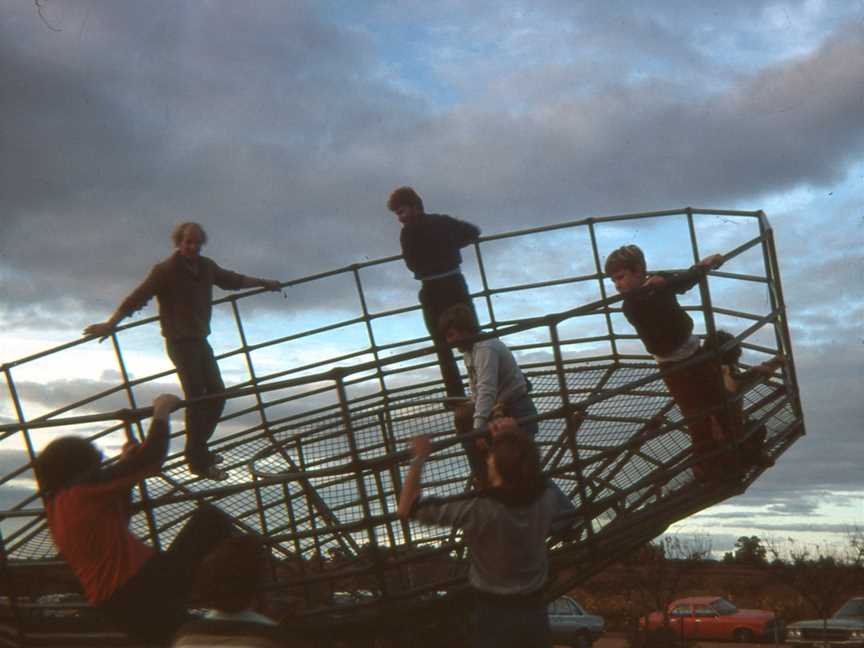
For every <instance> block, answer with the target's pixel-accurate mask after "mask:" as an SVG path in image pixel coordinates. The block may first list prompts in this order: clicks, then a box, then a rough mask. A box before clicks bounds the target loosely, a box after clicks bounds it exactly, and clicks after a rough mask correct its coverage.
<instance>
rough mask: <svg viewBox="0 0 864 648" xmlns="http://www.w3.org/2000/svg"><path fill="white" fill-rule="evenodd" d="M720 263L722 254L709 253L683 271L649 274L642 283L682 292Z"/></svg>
mask: <svg viewBox="0 0 864 648" xmlns="http://www.w3.org/2000/svg"><path fill="white" fill-rule="evenodd" d="M721 265H723V255H722V254H711V255H709V256H707V257H705V258H704V259H702V260H701V261H699V262H698V263H695V264H694V265H693V267H691V268H690V269H689V270H686V271H684V272H679V273H674V274H665V275H664V274H654V275H650V276H649V277H648V278H647V279H646V280H645V283H644V284H642V285H643V286H645V287H649V286H650V287H653V288H669V289H670V290H674V291H675V292H677V293H684V292H687V291H688V290H690V289H691V288H692V287H693V286H695V285H696V284H697V283H699V279H700V278H701V277H702V276H703V275H704V274H705V272H707V271H708V270H716V269H717V268H719V267H720V266H721Z"/></svg>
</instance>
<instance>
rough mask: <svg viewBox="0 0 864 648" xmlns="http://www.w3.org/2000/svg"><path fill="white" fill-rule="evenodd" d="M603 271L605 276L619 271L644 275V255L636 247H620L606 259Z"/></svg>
mask: <svg viewBox="0 0 864 648" xmlns="http://www.w3.org/2000/svg"><path fill="white" fill-rule="evenodd" d="M603 270H604V271H605V272H606V274H607V275H611V274H614V273H616V272H619V271H620V270H630V271H631V272H643V273H644V272H645V271H646V265H645V255H644V254H643V253H642V250H640V249H639V246H638V245H622V246H621V247H620V248H618V249H617V250H615V251H614V252H612V253H611V254H610V255H609V256H608V257H606V265H605V266H604V268H603Z"/></svg>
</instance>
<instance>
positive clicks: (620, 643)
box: [556, 632, 787, 648]
mask: <svg viewBox="0 0 864 648" xmlns="http://www.w3.org/2000/svg"><path fill="white" fill-rule="evenodd" d="M733 645H734V646H738V647H739V648H770V646H775V645H776V646H777V647H778V648H783V647H785V646H786V645H787V644H764V643H763V644H756V643H750V644H739V643H736V644H731V643H724V642H719V641H700V642H698V643H694V644H693V648H729V647H730V646H733ZM556 648H565V647H564V646H560V647H558V646H556ZM593 648H627V640H626V639H625V638H624V633H623V632H609V633H606V634H605V635H604V636H603V637H601V638H600V639H598V640H597V641H595V642H594V646H593Z"/></svg>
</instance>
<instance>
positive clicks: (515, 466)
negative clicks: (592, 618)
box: [398, 418, 568, 648]
mask: <svg viewBox="0 0 864 648" xmlns="http://www.w3.org/2000/svg"><path fill="white" fill-rule="evenodd" d="M490 429H491V432H492V442H491V444H490V448H489V453H488V456H487V470H488V474H489V483H490V486H491V488H490V489H489V490H488V491H485V492H483V493H478V494H476V495H474V496H473V497H470V498H468V499H461V500H456V501H447V502H445V501H440V500H438V499H435V498H425V499H421V498H420V495H421V492H422V487H421V478H422V474H423V466H424V464H425V463H426V460H427V459H428V457H429V454H430V452H431V443H430V440H429V437H428V436H420V437H416V438H415V439H413V441H412V447H413V454H414V459H413V461H412V463H411V467H410V468H409V470H408V474H407V476H406V479H405V483H404V486H403V489H402V494H401V496H400V498H399V508H398V513H399V516H400V517H401V518H403V519H409V518H410V519H414V520H417V521H418V522H420V523H421V524H425V525H436V526H446V527H457V528H459V529H461V530H462V533H463V535H464V538H465V542H466V543H467V545H468V549H469V553H470V567H469V572H468V580H469V583H470V585H471V587H472V588H473V590H474V593H475V601H476V606H475V624H474V633H475V634H474V646H476V647H479V648H486V647H487V646H488V647H490V648H491V647H492V646H495V647H497V648H506V647H508V646H512V647H513V648H517V647H518V648H541V647H542V648H549V646H550V645H551V643H550V636H549V624H548V619H547V616H546V605H545V603H544V601H543V587H544V585H545V583H546V578H547V575H548V570H549V567H548V556H547V549H546V538H547V537H548V536H549V535H550V534H551V533H552V532H554V531H555V530H556V526H557V525H556V524H555V522H554V520H555V518H556V516H559V515H561V514H564V513H567V512H568V511H567V509H566V507H565V502H562V500H561V497H560V491H559V492H557V493H556V491H555V490H554V489H553V488H551V487H550V485H549V482H547V481H546V479H545V478H544V476H543V473H542V472H541V470H540V455H539V453H538V451H537V447H536V445H535V444H534V443H533V442H532V441H531V439H530V438H529V437H528V436H527V435H526V434H525V433H524V432H522V431H521V430H520V429H519V427H518V425H517V424H516V421H515V420H513V419H512V418H502V419H497V420H495V421H493V422H492V423H491V424H490Z"/></svg>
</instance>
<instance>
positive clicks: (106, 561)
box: [34, 394, 234, 643]
mask: <svg viewBox="0 0 864 648" xmlns="http://www.w3.org/2000/svg"><path fill="white" fill-rule="evenodd" d="M179 402H180V399H178V398H177V397H176V396H174V395H171V394H162V395H161V396H158V397H157V398H156V399H155V400H154V401H153V419H152V422H151V424H150V429H149V430H148V432H147V437H146V438H145V440H144V442H143V443H142V444H141V445H140V446H138V445H134V444H129V443H127V445H126V447H125V448H124V451H123V453H122V455H121V456H120V458H119V459H118V460H117V461H115V462H114V463H112V464H110V465H107V466H103V465H102V453H101V451H100V450H99V449H98V448H96V446H95V445H93V443H91V442H90V441H88V440H86V439H84V438H82V437H77V436H64V437H60V438H58V439H55V440H54V441H52V442H51V443H49V444H48V445H47V446H46V447H45V448H44V449H43V450H42V452H41V453H39V456H38V457H37V459H36V462H35V464H34V472H35V473H36V479H37V481H38V483H39V488H40V489H41V491H42V495H43V497H44V498H45V515H46V518H47V521H48V528H49V529H50V531H51V535H52V537H53V538H54V544H55V545H56V546H57V549H58V551H59V553H60V554H61V555H62V556H63V558H64V559H65V560H66V562H67V563H69V566H70V567H71V568H72V570H73V571H74V572H75V575H76V576H77V577H78V580H79V581H80V582H81V586H82V588H83V590H84V594H85V596H86V598H87V601H88V602H89V603H90V604H92V605H95V606H97V607H99V608H100V609H101V610H102V612H103V613H104V614H105V616H106V617H107V618H108V619H110V620H111V621H112V622H113V623H114V624H115V625H117V626H118V627H120V628H121V629H122V630H124V631H125V632H127V633H129V634H130V635H132V636H135V637H137V638H139V639H142V640H145V641H151V642H154V643H165V642H167V641H169V640H170V639H171V637H172V636H173V635H174V633H175V632H176V630H177V629H178V628H179V627H180V626H181V625H182V624H183V623H184V622H185V621H186V620H187V617H188V614H187V611H186V609H187V604H188V602H189V597H190V595H191V591H192V585H193V581H194V576H195V571H196V569H197V567H198V565H199V564H200V563H201V561H202V560H203V559H204V557H205V556H206V555H207V554H208V553H209V552H210V551H211V550H212V549H213V548H215V547H216V546H217V545H218V544H219V543H220V542H221V541H223V540H224V539H226V538H228V537H230V536H231V535H232V534H233V533H234V527H233V523H232V521H231V518H229V517H228V516H227V515H226V514H225V513H223V512H222V511H220V510H219V509H217V508H216V507H214V506H211V505H202V506H199V507H198V509H196V511H195V512H194V513H193V514H192V516H191V517H190V518H189V520H188V522H187V523H186V525H185V526H184V527H183V529H181V530H180V533H179V534H178V535H177V537H176V538H175V539H174V541H173V542H172V544H171V547H170V548H169V549H168V550H167V551H164V552H162V551H156V550H155V549H153V548H152V547H151V546H149V545H147V544H145V543H144V542H142V541H141V540H140V539H139V538H137V537H136V536H135V535H133V534H132V532H131V531H130V529H129V522H130V518H131V515H132V509H131V493H132V487H133V486H134V485H135V484H136V483H138V482H141V481H142V480H144V479H145V478H146V477H150V476H152V475H156V474H158V473H159V471H160V469H161V467H162V464H163V462H164V461H165V456H166V454H167V451H168V441H169V417H170V414H171V412H172V410H174V409H175V408H176V407H177V404H178V403H179Z"/></svg>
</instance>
